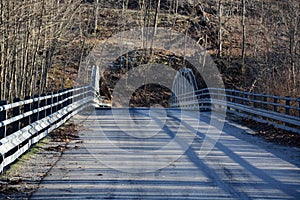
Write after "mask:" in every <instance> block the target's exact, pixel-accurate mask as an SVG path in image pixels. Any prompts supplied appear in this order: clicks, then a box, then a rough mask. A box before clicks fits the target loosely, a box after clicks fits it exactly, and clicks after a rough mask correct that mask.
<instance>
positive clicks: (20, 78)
mask: <svg viewBox="0 0 300 200" xmlns="http://www.w3.org/2000/svg"><path fill="white" fill-rule="evenodd" d="M0 12H1V13H0V39H1V43H0V99H2V100H9V101H11V100H12V99H13V98H14V97H20V98H24V97H25V96H33V95H35V94H38V95H39V94H43V93H47V92H51V91H55V90H59V89H63V88H67V87H72V86H73V85H74V81H75V79H76V74H77V70H78V67H79V65H80V63H81V62H82V61H83V60H84V58H85V56H86V55H87V54H88V53H89V51H90V50H91V49H93V47H94V46H95V45H96V44H97V42H98V41H101V40H105V39H106V38H108V37H110V36H112V35H113V34H115V33H118V32H119V31H123V30H128V29H130V28H133V27H149V26H151V27H153V26H154V27H155V26H161V27H171V28H172V29H174V30H176V31H180V32H183V33H185V34H188V35H189V36H190V37H192V38H193V39H195V41H197V42H198V43H199V44H200V45H202V46H203V47H205V48H206V49H207V51H208V53H209V54H211V56H212V57H213V58H214V60H215V62H216V64H217V65H218V68H219V70H220V72H221V74H222V75H223V80H224V82H225V85H226V87H228V88H235V89H240V90H244V91H255V92H260V93H268V94H274V95H282V96H294V97H300V78H299V77H300V56H299V54H300V2H299V0H286V1H280V0H263V1H258V0H252V1H249V0H239V1H236V0H149V1H146V0H85V1H84V0H0ZM159 56H161V59H162V60H164V59H165V58H164V56H167V55H163V54H162V53H160V54H159ZM158 62H159V61H158Z"/></svg>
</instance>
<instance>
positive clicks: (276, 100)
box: [273, 97, 278, 112]
mask: <svg viewBox="0 0 300 200" xmlns="http://www.w3.org/2000/svg"><path fill="white" fill-rule="evenodd" d="M273 98H274V100H273V103H274V105H273V110H274V112H277V103H278V98H277V97H273Z"/></svg>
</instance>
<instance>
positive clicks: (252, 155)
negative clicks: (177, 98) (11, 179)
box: [32, 109, 300, 199]
mask: <svg viewBox="0 0 300 200" xmlns="http://www.w3.org/2000/svg"><path fill="white" fill-rule="evenodd" d="M75 121H76V122H78V123H82V124H83V125H84V128H83V129H82V130H81V131H80V133H79V134H80V137H81V140H82V141H83V142H82V143H81V142H79V141H77V142H74V143H72V144H70V149H69V150H67V151H66V152H65V153H64V154H63V157H62V158H61V160H60V161H59V162H58V163H57V164H56V165H55V166H54V167H53V168H52V170H51V171H50V172H49V175H48V176H47V177H46V178H45V179H44V180H43V182H42V184H41V186H40V188H39V190H38V191H37V192H36V193H34V194H33V196H32V199H300V151H299V150H297V149H293V148H287V147H281V146H277V145H273V144H270V143H267V142H264V141H262V140H261V139H259V138H257V137H255V136H252V135H250V134H246V133H245V132H246V131H248V130H247V129H245V128H244V127H240V126H238V125H236V124H234V123H230V122H228V121H226V120H225V121H224V120H221V118H219V116H214V115H211V113H204V114H203V115H201V117H199V116H197V115H196V114H195V113H193V112H184V113H183V112H182V113H181V112H179V111H176V110H168V111H165V110H160V109H153V110H150V111H149V110H147V109H132V110H130V112H129V113H127V112H124V110H122V109H119V110H114V111H113V112H112V111H110V110H98V111H95V112H94V113H93V114H91V115H86V116H84V115H82V116H77V118H76V119H75ZM223 122H224V128H223V131H222V132H221V135H220V136H219V131H218V127H219V126H222V125H223ZM209 123H210V126H209V125H208V124H209ZM214 126H217V128H216V127H214ZM208 127H210V128H208ZM219 128H220V127H219ZM195 129H197V130H195ZM212 147H213V148H212ZM210 148H212V149H211V150H210Z"/></svg>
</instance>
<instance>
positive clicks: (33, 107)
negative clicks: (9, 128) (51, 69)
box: [30, 94, 39, 123]
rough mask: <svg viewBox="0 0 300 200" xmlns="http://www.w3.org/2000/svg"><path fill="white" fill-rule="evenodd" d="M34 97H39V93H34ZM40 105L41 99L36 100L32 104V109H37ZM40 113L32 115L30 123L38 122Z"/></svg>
mask: <svg viewBox="0 0 300 200" xmlns="http://www.w3.org/2000/svg"><path fill="white" fill-rule="evenodd" d="M33 98H39V95H37V94H36V95H34V96H33ZM38 107H39V101H35V102H33V103H32V104H31V109H32V110H35V109H37V108H38ZM38 115H39V113H38V112H37V113H34V114H32V115H31V116H30V123H33V122H36V121H37V120H38Z"/></svg>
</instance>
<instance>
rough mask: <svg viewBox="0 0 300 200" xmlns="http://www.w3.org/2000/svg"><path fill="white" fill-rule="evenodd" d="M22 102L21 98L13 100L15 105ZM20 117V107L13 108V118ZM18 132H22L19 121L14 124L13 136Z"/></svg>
mask: <svg viewBox="0 0 300 200" xmlns="http://www.w3.org/2000/svg"><path fill="white" fill-rule="evenodd" d="M20 101H21V99H20V98H14V99H13V102H14V103H17V102H20ZM18 115H20V106H16V107H14V108H13V117H15V116H18ZM18 130H20V120H17V121H15V122H13V123H12V130H11V133H10V134H12V133H14V132H16V131H18Z"/></svg>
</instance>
